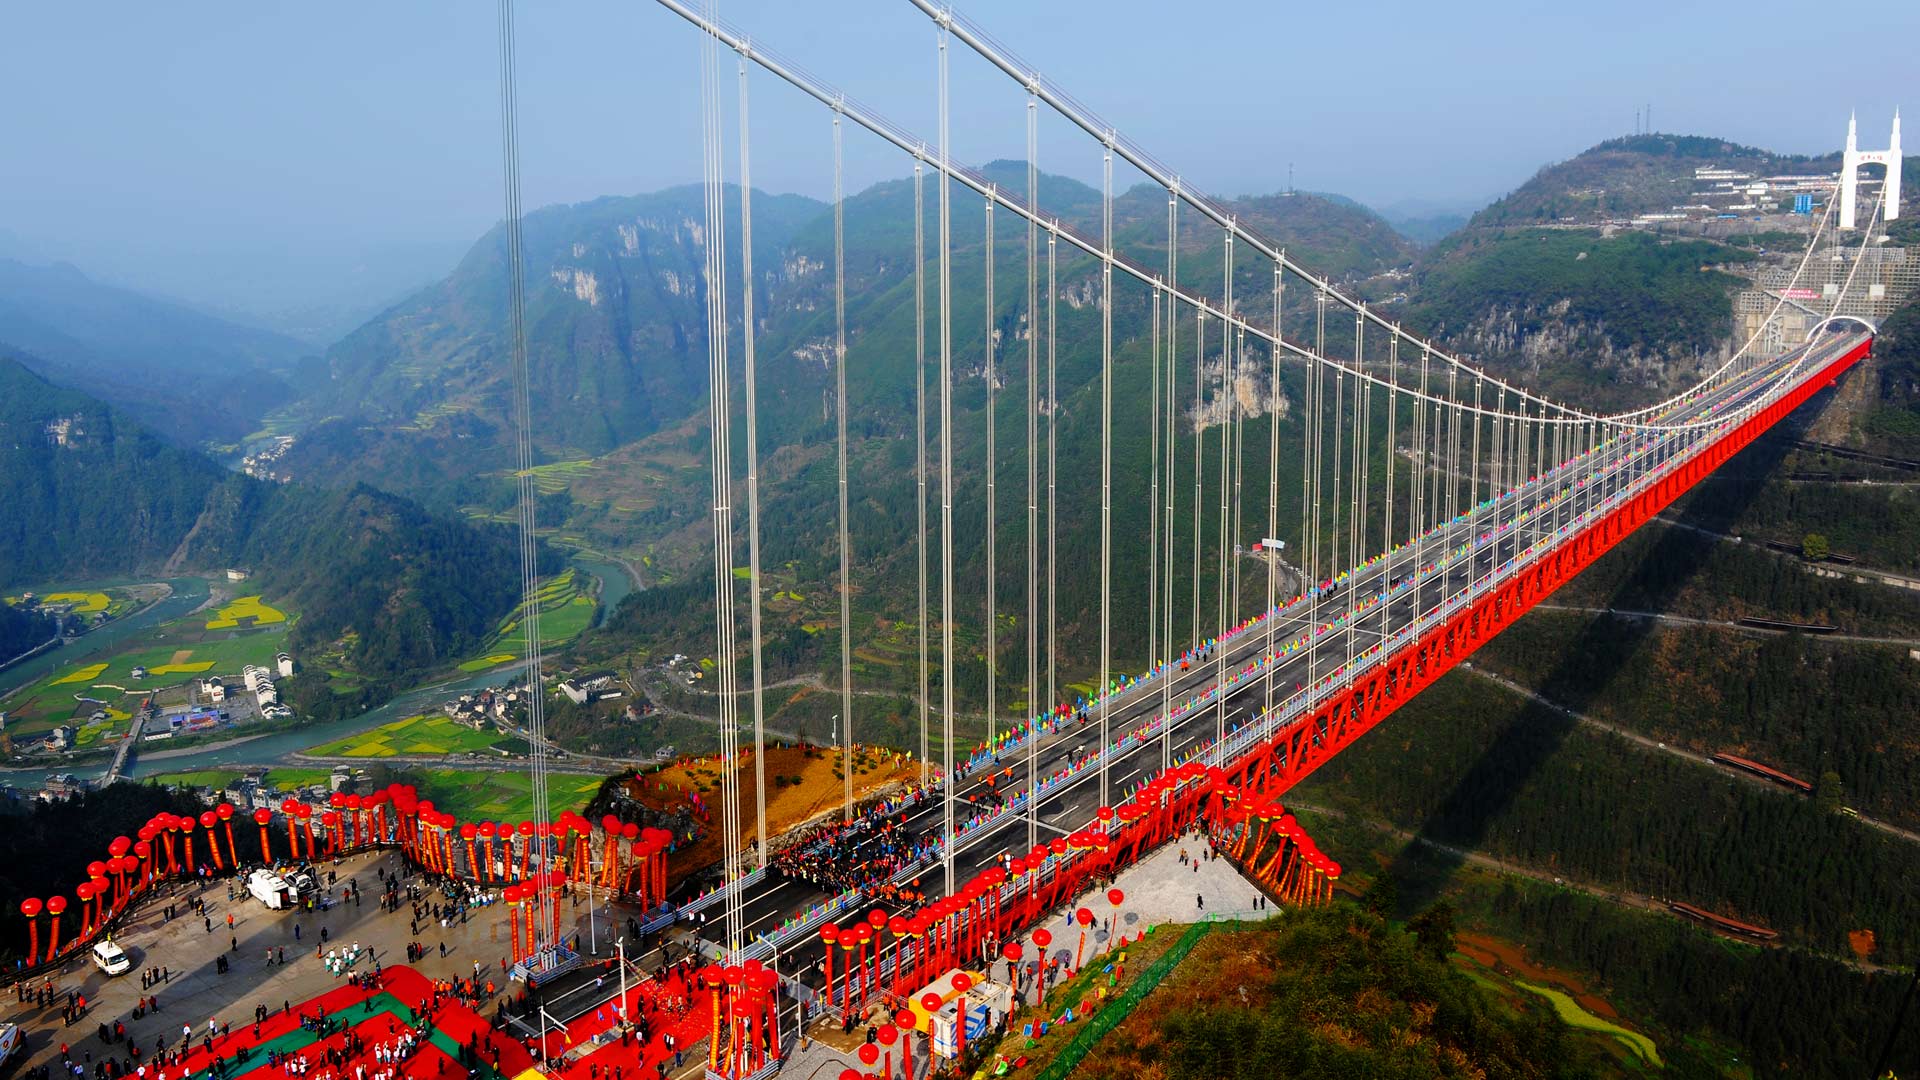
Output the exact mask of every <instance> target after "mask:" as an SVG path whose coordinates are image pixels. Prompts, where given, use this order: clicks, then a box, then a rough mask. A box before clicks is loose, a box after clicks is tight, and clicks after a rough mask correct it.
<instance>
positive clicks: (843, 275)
mask: <svg viewBox="0 0 1920 1080" xmlns="http://www.w3.org/2000/svg"><path fill="white" fill-rule="evenodd" d="M844 172H845V170H844V168H843V166H842V157H841V133H840V112H839V110H837V109H836V110H834V114H833V394H834V409H833V420H834V427H835V439H834V464H835V465H836V466H837V467H838V469H839V477H840V483H839V499H840V756H841V757H840V760H841V765H840V770H841V772H842V773H843V774H844V775H843V776H842V786H843V787H844V788H845V796H846V807H845V814H846V819H847V820H848V821H852V820H853V576H852V562H851V555H850V553H849V552H848V550H847V235H846V203H847V199H846V191H845V189H844V188H843V187H842V183H843V181H842V177H843V174H844Z"/></svg>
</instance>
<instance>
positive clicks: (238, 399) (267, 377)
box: [0, 258, 307, 446]
mask: <svg viewBox="0 0 1920 1080" xmlns="http://www.w3.org/2000/svg"><path fill="white" fill-rule="evenodd" d="M0 342H4V343H6V344H7V345H11V346H13V347H14V349H15V350H16V351H17V353H18V355H19V356H20V357H22V358H23V359H24V360H25V361H26V362H27V363H29V364H30V365H32V366H33V368H34V370H36V371H38V372H40V373H41V374H42V375H45V376H47V377H48V378H50V379H52V380H54V381H56V382H60V383H63V384H65V385H68V386H72V387H75V388H77V389H79V390H82V391H84V392H86V393H87V394H88V395H90V396H92V397H96V398H99V399H100V400H102V401H105V402H107V403H109V404H111V405H113V406H115V407H116V408H119V409H121V410H123V411H124V412H126V413H127V414H129V415H133V416H138V417H139V418H140V420H141V422H142V423H143V424H144V425H146V426H147V427H149V428H151V429H152V430H154V431H157V432H159V433H161V434H162V435H165V436H166V437H167V438H168V439H170V440H172V441H173V442H176V443H179V444H181V445H187V446H198V445H203V444H208V443H229V442H232V441H234V440H237V439H239V438H240V437H242V436H245V435H247V434H249V433H250V432H252V431H254V430H255V429H256V428H257V427H258V425H259V420H260V417H261V416H263V415H265V414H266V412H267V411H268V410H269V409H271V408H273V407H275V406H278V405H280V404H282V403H284V402H285V401H287V400H289V399H290V398H291V397H292V389H291V387H290V385H289V383H288V377H289V375H290V374H291V373H292V371H293V369H294V367H295V365H296V364H297V363H298V361H299V360H300V358H301V356H302V355H303V354H305V353H306V351H307V350H306V348H305V347H304V346H303V345H301V344H300V343H299V342H298V341H295V340H293V339H292V338H289V337H285V336H282V335H280V334H276V333H273V332H271V331H267V330H259V329H255V328H253V327H247V326H241V325H238V324H235V323H232V322H228V321H226V320H224V319H220V318H216V317H215V316H212V315H208V314H205V313H203V312H199V311H195V310H193V309H192V308H189V307H186V306H184V305H181V304H177V303H174V302H172V301H168V300H161V299H157V298H155V297H151V296H147V295H145V294H143V293H138V292H134V291H132V290H129V289H122V288H118V287H115V286H112V285H103V284H101V283H99V282H97V281H94V280H92V279H91V278H89V277H87V276H86V275H85V274H84V273H82V272H81V271H80V270H78V269H76V268H75V267H73V266H70V265H67V264H64V263H61V264H54V265H44V266H42V265H32V264H29V263H25V262H20V261H16V260H13V259H4V258H0Z"/></svg>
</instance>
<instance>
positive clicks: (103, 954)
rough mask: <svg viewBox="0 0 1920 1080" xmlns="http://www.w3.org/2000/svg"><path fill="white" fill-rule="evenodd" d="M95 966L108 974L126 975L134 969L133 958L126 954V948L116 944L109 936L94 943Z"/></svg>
mask: <svg viewBox="0 0 1920 1080" xmlns="http://www.w3.org/2000/svg"><path fill="white" fill-rule="evenodd" d="M93 966H94V967H97V968H99V969H100V970H101V971H104V972H106V973H107V974H108V975H125V974H126V973H127V972H129V971H132V970H133V958H132V957H130V956H128V955H127V954H126V950H124V949H122V948H120V946H118V945H115V944H114V943H113V939H112V938H108V939H106V940H105V941H100V942H96V943H95V944H94V946H93Z"/></svg>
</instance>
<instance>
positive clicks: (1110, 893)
mask: <svg viewBox="0 0 1920 1080" xmlns="http://www.w3.org/2000/svg"><path fill="white" fill-rule="evenodd" d="M1126 899H1127V894H1126V893H1124V892H1121V891H1120V890H1119V889H1108V890H1107V903H1109V904H1112V905H1113V906H1114V907H1119V906H1120V905H1121V904H1122V903H1125V902H1126Z"/></svg>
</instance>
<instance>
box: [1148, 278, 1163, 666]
mask: <svg viewBox="0 0 1920 1080" xmlns="http://www.w3.org/2000/svg"><path fill="white" fill-rule="evenodd" d="M1160 300H1161V296H1160V284H1159V283H1158V282H1155V283H1154V286H1153V321H1152V326H1151V328H1150V329H1149V330H1148V335H1147V336H1148V345H1147V353H1148V364H1149V369H1150V370H1149V372H1148V377H1149V379H1150V381H1151V389H1150V392H1149V395H1148V397H1149V399H1150V400H1149V402H1148V406H1149V408H1148V420H1147V433H1148V450H1147V461H1148V473H1149V480H1148V484H1147V669H1148V670H1149V671H1151V670H1152V669H1153V668H1155V667H1156V666H1158V665H1159V663H1160Z"/></svg>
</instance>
